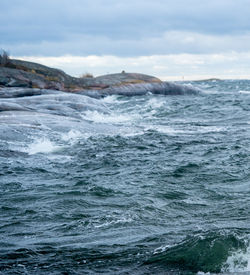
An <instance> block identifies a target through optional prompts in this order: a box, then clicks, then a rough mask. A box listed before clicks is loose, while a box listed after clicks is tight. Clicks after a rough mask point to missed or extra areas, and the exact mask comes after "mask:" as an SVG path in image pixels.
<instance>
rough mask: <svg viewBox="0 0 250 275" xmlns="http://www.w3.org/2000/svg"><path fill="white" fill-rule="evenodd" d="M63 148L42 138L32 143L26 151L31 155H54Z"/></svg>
mask: <svg viewBox="0 0 250 275" xmlns="http://www.w3.org/2000/svg"><path fill="white" fill-rule="evenodd" d="M61 148H62V147H61V146H58V145H55V144H54V143H52V142H51V141H50V140H49V139H46V138H41V139H37V140H35V141H34V142H33V143H31V144H30V145H29V146H28V147H27V148H26V149H25V150H24V151H25V152H26V153H28V154H29V155H34V154H37V153H52V152H55V151H58V150H60V149H61Z"/></svg>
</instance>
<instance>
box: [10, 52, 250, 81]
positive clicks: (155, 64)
mask: <svg viewBox="0 0 250 275" xmlns="http://www.w3.org/2000/svg"><path fill="white" fill-rule="evenodd" d="M15 58H18V59H24V60H28V61H32V62H38V63H41V64H44V65H47V66H50V67H54V68H60V69H62V70H64V71H65V72H66V73H68V74H70V75H73V76H80V75H81V74H83V73H86V72H89V73H92V74H94V75H95V76H98V75H103V74H107V73H117V72H121V71H122V70H125V71H126V72H139V73H145V74H150V75H154V76H157V77H159V78H161V79H162V80H183V79H185V80H192V79H204V78H213V77H215V78H223V79H227V78H229V79H234V78H250V65H249V64H250V52H245V53H237V52H231V53H227V54H172V55H151V56H138V57H118V56H111V55H106V56H96V55H90V56H70V55H65V56H59V57H35V56H34V57H31V56H18V57H15Z"/></svg>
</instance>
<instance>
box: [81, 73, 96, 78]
mask: <svg viewBox="0 0 250 275" xmlns="http://www.w3.org/2000/svg"><path fill="white" fill-rule="evenodd" d="M86 77H88V78H93V77H94V76H93V74H91V73H85V74H82V75H81V76H80V78H86Z"/></svg>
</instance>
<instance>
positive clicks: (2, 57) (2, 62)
mask: <svg viewBox="0 0 250 275" xmlns="http://www.w3.org/2000/svg"><path fill="white" fill-rule="evenodd" d="M9 63H10V57H9V54H8V53H7V52H6V51H4V50H2V51H0V66H1V67H5V66H7V65H8V64H9Z"/></svg>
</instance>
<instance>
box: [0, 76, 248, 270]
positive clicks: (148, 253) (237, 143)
mask: <svg viewBox="0 0 250 275" xmlns="http://www.w3.org/2000/svg"><path fill="white" fill-rule="evenodd" d="M188 84H189V83H188ZM191 84H192V85H194V86H195V87H198V88H200V89H202V91H203V92H202V93H201V94H198V95H190V96H189V95H178V96H161V95H150V94H148V95H144V96H135V97H125V96H115V95H113V96H109V97H106V98H104V99H98V100H97V99H91V98H88V97H86V96H83V95H68V94H59V95H58V94H57V93H52V94H49V93H47V94H46V95H37V96H30V97H20V98H0V103H4V104H2V105H1V106H4V108H7V107H8V106H9V107H8V108H9V109H8V110H7V109H6V111H3V110H2V112H0V248H1V249H0V274H99V273H103V274H206V273H210V274H213V273H220V274H235V273H237V274H249V272H250V244H249V241H250V215H249V209H250V169H249V167H250V149H249V148H250V141H249V140H250V138H249V137H250V92H249V91H250V81H230V80H227V81H204V82H193V83H191ZM6 106H7V107H6ZM11 108H12V109H11Z"/></svg>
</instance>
